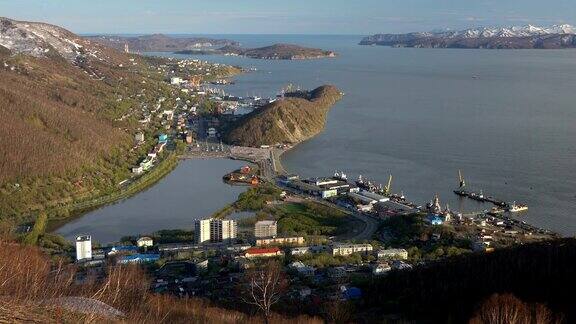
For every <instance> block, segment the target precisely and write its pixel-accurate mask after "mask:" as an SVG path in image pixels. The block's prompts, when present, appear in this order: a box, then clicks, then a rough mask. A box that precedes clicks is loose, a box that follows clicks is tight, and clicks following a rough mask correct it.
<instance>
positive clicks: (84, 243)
mask: <svg viewBox="0 0 576 324" xmlns="http://www.w3.org/2000/svg"><path fill="white" fill-rule="evenodd" d="M91 259H92V237H91V236H90V235H79V236H77V237H76V260H78V261H80V260H91Z"/></svg>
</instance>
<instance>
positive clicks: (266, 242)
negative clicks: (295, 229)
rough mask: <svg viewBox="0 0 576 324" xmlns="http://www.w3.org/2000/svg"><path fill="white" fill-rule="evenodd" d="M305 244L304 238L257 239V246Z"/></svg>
mask: <svg viewBox="0 0 576 324" xmlns="http://www.w3.org/2000/svg"><path fill="white" fill-rule="evenodd" d="M302 244H304V237H302V236H295V237H274V238H260V239H256V246H265V245H302Z"/></svg>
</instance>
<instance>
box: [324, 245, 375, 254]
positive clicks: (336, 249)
mask: <svg viewBox="0 0 576 324" xmlns="http://www.w3.org/2000/svg"><path fill="white" fill-rule="evenodd" d="M372 249H373V248H372V245H370V244H338V245H334V246H333V247H332V255H350V254H352V253H368V252H372Z"/></svg>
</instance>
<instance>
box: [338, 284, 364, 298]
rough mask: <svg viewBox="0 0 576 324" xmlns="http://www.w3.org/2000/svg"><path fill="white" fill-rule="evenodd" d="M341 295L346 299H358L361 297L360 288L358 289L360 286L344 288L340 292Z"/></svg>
mask: <svg viewBox="0 0 576 324" xmlns="http://www.w3.org/2000/svg"><path fill="white" fill-rule="evenodd" d="M342 297H344V298H345V299H347V300H350V299H360V298H361V297H362V290H360V288H356V287H350V288H346V289H345V290H344V291H343V292H342Z"/></svg>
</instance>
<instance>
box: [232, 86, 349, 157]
mask: <svg viewBox="0 0 576 324" xmlns="http://www.w3.org/2000/svg"><path fill="white" fill-rule="evenodd" d="M341 98H342V93H341V92H340V90H338V88H336V87H334V86H331V85H324V86H321V87H318V88H316V89H314V90H312V91H298V92H292V93H287V94H286V95H285V98H283V99H280V100H277V101H274V102H272V103H270V104H268V105H266V106H264V107H263V108H260V109H257V110H254V111H253V112H251V113H250V114H247V115H246V116H244V117H243V118H241V119H240V120H238V121H237V122H235V123H233V124H232V125H230V126H229V128H228V129H227V130H226V131H225V132H224V139H225V141H226V142H228V143H232V144H235V145H241V146H252V147H258V146H262V145H274V144H278V143H282V144H297V143H300V142H302V141H305V140H307V139H309V138H311V137H313V136H315V135H317V134H318V133H320V132H321V131H322V130H323V129H324V125H325V123H326V115H327V113H328V111H329V110H330V108H331V107H332V106H333V105H334V104H335V103H336V102H337V101H338V100H340V99H341Z"/></svg>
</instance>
